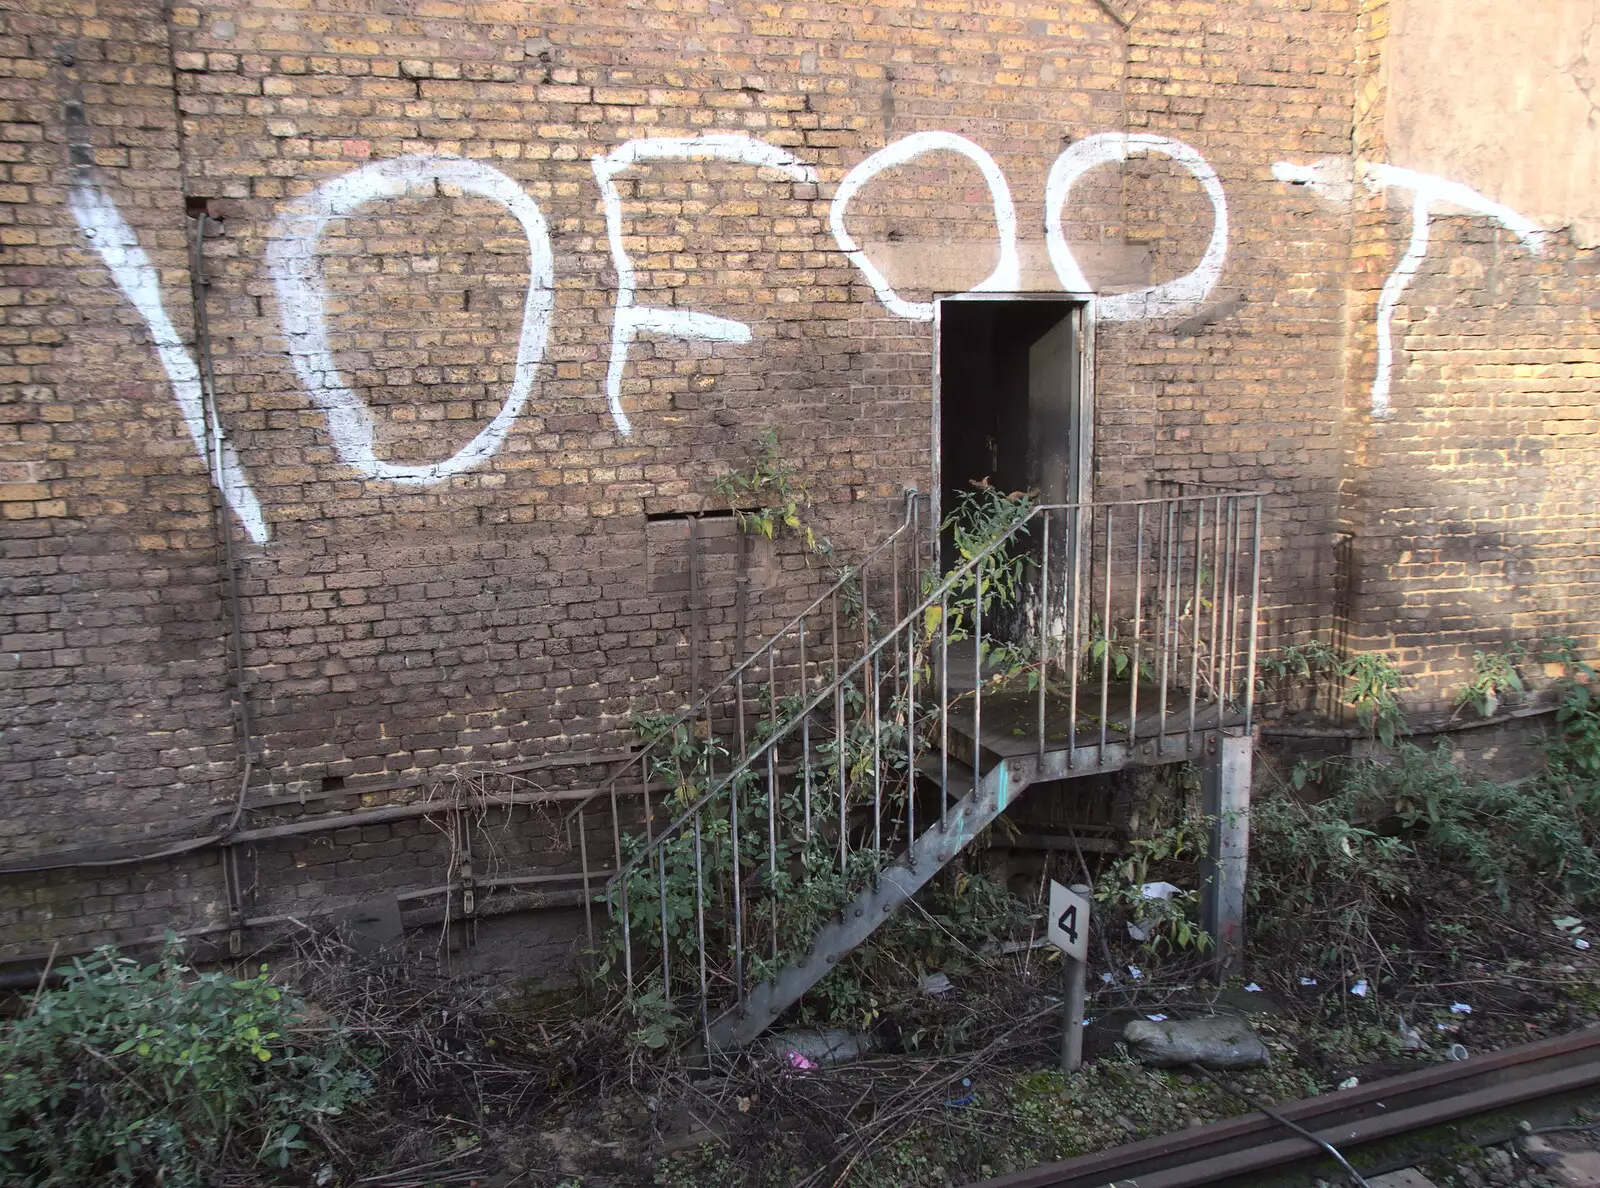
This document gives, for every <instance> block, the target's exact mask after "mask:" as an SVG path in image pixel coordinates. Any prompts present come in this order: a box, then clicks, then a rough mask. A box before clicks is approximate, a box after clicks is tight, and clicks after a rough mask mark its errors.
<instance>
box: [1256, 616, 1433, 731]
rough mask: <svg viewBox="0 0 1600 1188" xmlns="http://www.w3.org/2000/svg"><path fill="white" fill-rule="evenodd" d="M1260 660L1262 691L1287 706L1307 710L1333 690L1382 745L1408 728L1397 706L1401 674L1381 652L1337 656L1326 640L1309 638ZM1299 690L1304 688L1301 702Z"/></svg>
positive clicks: (1401, 680) (1401, 681)
mask: <svg viewBox="0 0 1600 1188" xmlns="http://www.w3.org/2000/svg"><path fill="white" fill-rule="evenodd" d="M1258 663H1259V665H1260V669H1261V677H1262V680H1263V683H1264V685H1265V689H1266V692H1268V693H1269V694H1271V695H1272V696H1274V697H1275V698H1276V699H1277V700H1278V702H1279V703H1280V704H1281V705H1284V706H1285V707H1286V708H1289V709H1302V708H1310V706H1311V705H1313V704H1315V701H1316V699H1317V697H1318V696H1319V695H1320V694H1322V693H1324V692H1328V691H1331V692H1332V693H1333V694H1334V696H1335V699H1336V700H1337V701H1339V702H1340V703H1341V704H1343V705H1346V706H1348V707H1349V708H1351V709H1353V710H1354V711H1355V714H1356V720H1357V721H1358V722H1360V723H1361V726H1362V728H1363V729H1364V730H1366V731H1367V733H1368V734H1369V735H1371V736H1372V737H1374V738H1376V739H1378V740H1379V741H1381V742H1382V743H1383V745H1384V746H1388V747H1392V746H1394V744H1395V740H1396V739H1397V738H1399V737H1401V736H1402V735H1404V734H1405V733H1406V732H1407V731H1406V724H1405V716H1404V714H1403V713H1402V711H1401V707H1400V690H1401V689H1402V688H1403V686H1404V683H1405V682H1404V678H1403V677H1402V676H1401V674H1400V669H1399V668H1398V667H1397V666H1396V665H1395V662H1394V660H1393V659H1392V658H1391V657H1390V656H1389V655H1387V654H1386V653H1384V652H1358V653H1356V654H1355V655H1353V656H1350V657H1347V658H1341V657H1340V656H1339V654H1338V653H1337V652H1335V651H1334V650H1333V649H1332V648H1331V647H1329V646H1328V645H1327V644H1325V643H1322V642H1321V641H1320V640H1311V641H1310V642H1308V643H1303V644H1291V645H1289V646H1288V647H1285V648H1281V649H1279V650H1278V651H1277V652H1275V653H1271V652H1269V653H1267V654H1266V655H1265V656H1263V657H1261V659H1260V660H1259V661H1258ZM1301 688H1304V689H1306V690H1307V691H1308V695H1307V696H1306V697H1305V698H1304V700H1303V702H1302V698H1301V696H1300V693H1299V690H1300V689H1301Z"/></svg>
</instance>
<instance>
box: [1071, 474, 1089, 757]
mask: <svg viewBox="0 0 1600 1188" xmlns="http://www.w3.org/2000/svg"><path fill="white" fill-rule="evenodd" d="M1082 569H1083V504H1081V503H1074V504H1073V505H1072V568H1071V574H1072V632H1071V634H1072V650H1071V652H1070V653H1069V654H1068V656H1067V767H1068V768H1069V769H1071V768H1074V767H1076V766H1077V765H1078V677H1079V670H1080V669H1082V667H1083V664H1082V657H1083V637H1082V629H1083V572H1082ZM1090 598H1091V601H1090V603H1089V605H1090V606H1093V605H1094V603H1093V601H1092V599H1093V595H1090Z"/></svg>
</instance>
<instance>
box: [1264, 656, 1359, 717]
mask: <svg viewBox="0 0 1600 1188" xmlns="http://www.w3.org/2000/svg"><path fill="white" fill-rule="evenodd" d="M1256 663H1257V664H1258V665H1259V667H1260V669H1261V679H1262V687H1263V691H1264V692H1265V693H1267V694H1268V695H1269V696H1271V697H1273V698H1275V699H1276V700H1277V701H1278V702H1279V703H1280V704H1282V705H1284V706H1288V707H1291V708H1299V706H1297V705H1295V704H1294V703H1295V701H1296V697H1295V691H1296V689H1298V688H1300V687H1302V686H1304V687H1307V688H1308V689H1309V690H1310V696H1309V697H1308V698H1307V700H1308V701H1311V702H1314V701H1315V698H1316V694H1317V693H1318V691H1319V690H1320V689H1322V688H1323V687H1325V686H1326V685H1328V684H1330V683H1333V684H1337V682H1338V681H1340V680H1341V679H1342V677H1343V672H1344V664H1343V661H1341V660H1340V659H1339V653H1338V652H1336V651H1334V650H1333V648H1331V647H1329V646H1328V645H1327V644H1325V643H1323V642H1322V641H1321V640H1318V639H1313V640H1309V641H1307V642H1306V643H1303V644H1290V645H1289V646H1287V647H1284V648H1279V649H1278V650H1277V651H1276V652H1268V653H1266V654H1265V655H1263V656H1262V657H1261V658H1260V659H1259V660H1258V661H1257V662H1256Z"/></svg>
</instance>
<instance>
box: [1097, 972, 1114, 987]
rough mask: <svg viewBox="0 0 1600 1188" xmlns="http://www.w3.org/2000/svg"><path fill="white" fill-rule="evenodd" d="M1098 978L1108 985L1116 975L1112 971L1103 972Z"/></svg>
mask: <svg viewBox="0 0 1600 1188" xmlns="http://www.w3.org/2000/svg"><path fill="white" fill-rule="evenodd" d="M1100 980H1101V981H1102V982H1104V983H1105V984H1106V985H1107V986H1109V985H1111V983H1112V982H1114V981H1116V980H1117V975H1116V974H1113V973H1103V974H1101V975H1100Z"/></svg>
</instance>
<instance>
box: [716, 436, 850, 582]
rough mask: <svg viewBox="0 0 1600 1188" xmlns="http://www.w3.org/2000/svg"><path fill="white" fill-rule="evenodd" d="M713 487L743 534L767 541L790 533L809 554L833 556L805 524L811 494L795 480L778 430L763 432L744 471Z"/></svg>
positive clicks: (732, 472) (830, 547)
mask: <svg viewBox="0 0 1600 1188" xmlns="http://www.w3.org/2000/svg"><path fill="white" fill-rule="evenodd" d="M713 485H714V486H715V487H716V490H717V493H718V494H719V495H721V496H722V498H723V499H724V500H726V501H727V504H728V507H729V509H730V510H731V511H732V512H733V517H734V519H735V520H736V521H738V524H739V528H740V530H741V531H744V532H748V533H751V534H752V535H756V536H763V537H765V538H766V539H768V540H776V539H777V538H778V537H779V536H782V535H785V534H790V535H793V536H795V537H797V538H798V539H799V540H801V541H802V542H803V543H804V544H805V547H806V551H807V552H808V553H812V554H814V555H816V556H819V557H831V556H833V545H832V543H831V542H830V541H829V540H828V538H827V537H825V536H820V535H818V534H817V532H816V531H815V530H814V529H813V528H812V527H811V525H809V524H807V523H806V522H805V512H806V510H807V509H808V508H809V507H810V504H811V500H810V495H809V493H808V492H807V491H806V487H805V484H804V483H803V482H801V481H800V480H799V479H798V478H797V477H796V471H795V468H794V467H793V466H792V465H791V464H790V463H789V462H788V460H787V459H785V458H784V457H783V454H782V452H781V450H780V449H779V445H778V431H777V430H776V429H773V428H770V427H768V428H766V429H763V430H762V431H761V437H760V439H759V441H758V443H757V445H756V449H755V452H754V454H753V455H752V456H751V458H750V460H749V462H748V464H747V465H746V466H745V467H744V469H742V470H730V471H728V472H727V473H725V474H720V475H718V476H717V477H716V479H714V480H713ZM752 504H753V505H754V506H752Z"/></svg>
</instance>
